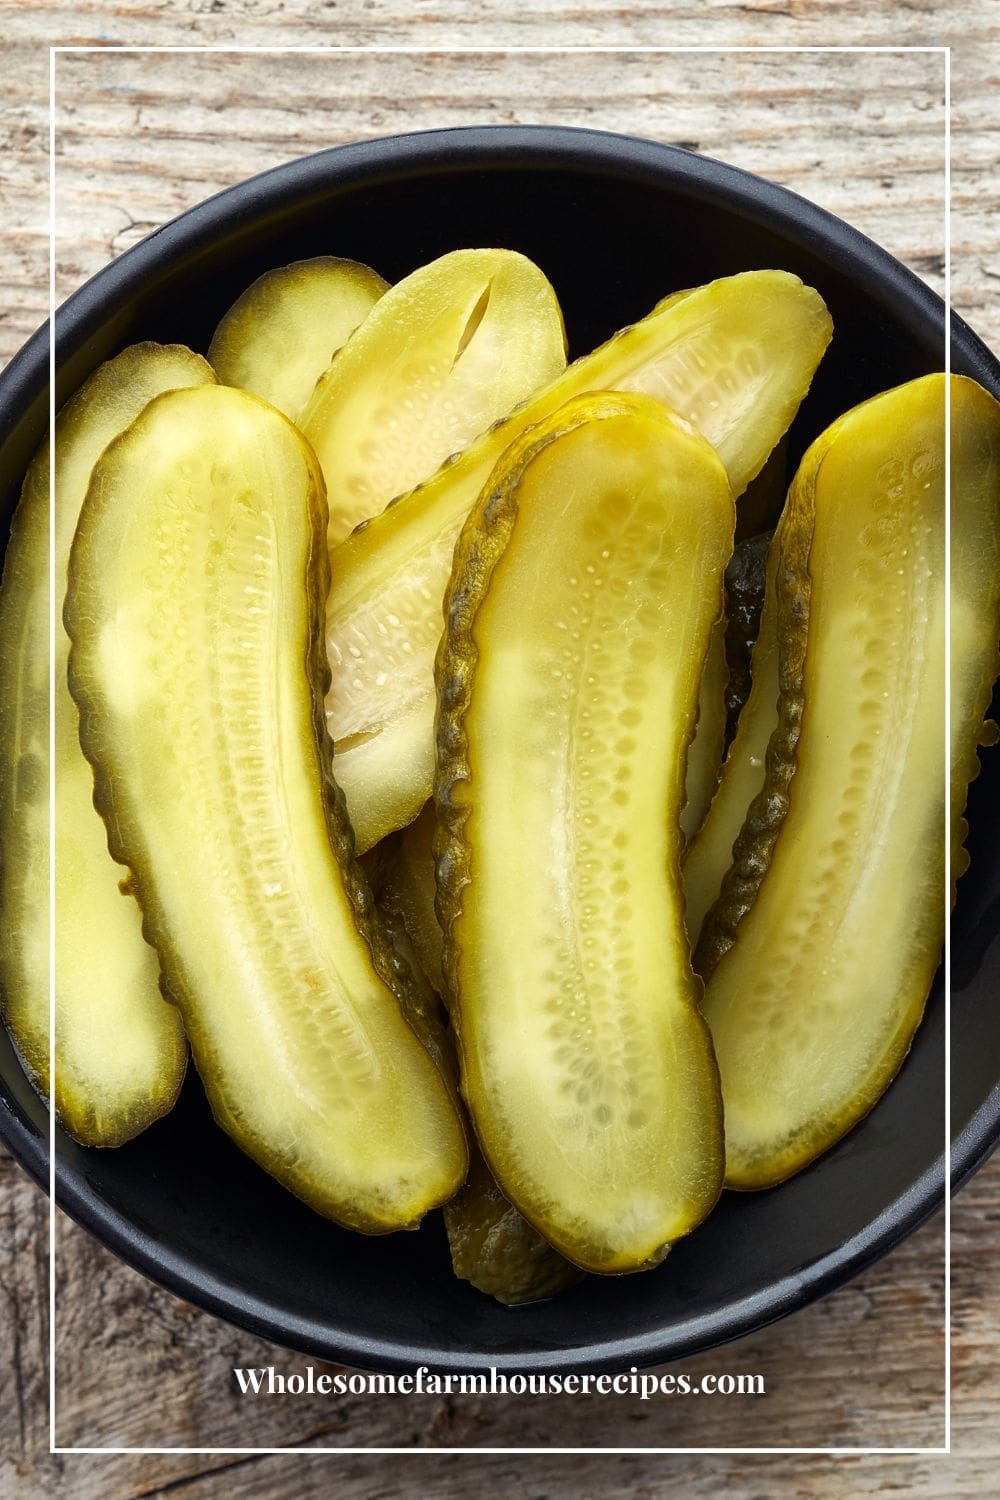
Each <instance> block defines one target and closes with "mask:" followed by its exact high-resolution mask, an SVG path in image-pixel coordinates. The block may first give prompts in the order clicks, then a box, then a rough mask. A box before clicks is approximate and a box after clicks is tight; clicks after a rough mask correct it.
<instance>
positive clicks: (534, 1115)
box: [435, 395, 734, 1272]
mask: <svg viewBox="0 0 1000 1500" xmlns="http://www.w3.org/2000/svg"><path fill="white" fill-rule="evenodd" d="M568 500H569V501H571V503H567V502H568ZM733 525H734V511H733V503H732V497H731V493H730V489H729V484H728V481H727V479H726V474H725V470H724V469H723V467H722V465H721V463H720V461H719V459H718V457H717V456H716V454H715V453H714V452H713V451H712V449H711V448H710V447H709V445H708V444H707V443H706V442H705V441H704V439H703V438H701V437H699V436H698V434H697V433H695V432H694V430H693V429H692V428H691V427H690V426H689V425H688V424H687V423H686V422H683V421H682V420H681V419H680V418H677V417H674V416H672V415H671V414H669V413H668V412H666V411H665V410H664V409H663V407H661V406H659V405H658V404H657V403H656V402H654V401H652V400H650V399H649V398H646V397H637V396H616V395H602V396H595V397H591V398H584V399H582V400H580V401H575V402H573V403H571V404H569V405H568V406H566V407H565V408H564V409H563V410H562V411H560V412H558V413H557V414H556V416H555V417H553V418H552V419H550V420H549V421H548V422H545V423H543V424H542V425H541V426H540V427H539V428H538V429H536V430H535V431H533V432H532V433H531V434H530V435H529V436H528V437H527V438H526V439H525V441H524V442H523V443H521V444H518V445H516V446H515V448H514V449H513V450H512V452H511V453H510V454H509V455H508V456H507V458H506V459H505V460H504V462H503V463H502V464H501V465H500V466H499V467H498V469H497V471H496V472H495V473H494V475H493V477H492V478H491V481H490V483H489V485H488V486H487V487H486V489H485V490H484V492H483V497H482V500H481V502H480V504H479V505H478V506H477V507H476V510H475V511H474V512H473V514H472V516H471V517H470V519H469V522H468V524H467V526H466V528H465V530H464V531H463V533H462V538H461V541H460V543H459V546H458V549H457V551H456V556H455V571H454V574H453V576H452V582H451V585H450V588H449V593H448V598H447V606H446V610H447V612H446V619H447V629H446V634H445V637H444V640H443V641H442V645H441V650H440V653H439V656H438V661H437V680H438V687H439V693H440V702H441V708H440V717H439V723H438V736H437V743H438V764H439V771H438V776H437V780H436V785H435V799H436V804H437V808H438V815H439V818H440V821H441V823H442V824H443V829H442V833H441V842H440V843H439V846H438V847H439V858H438V867H437V874H438V906H439V910H440V912H441V916H442V921H443V926H444V934H445V971H446V978H447V982H448V988H449V992H450V994H451V996H452V1002H453V1004H452V1015H453V1018H454V1019H456V1020H457V1036H458V1043H459V1054H460V1059H461V1075H462V1089H463V1094H464V1096H465V1099H466V1102H467V1103H468V1104H469V1107H470V1110H471V1113H472V1117H473V1121H474V1123H475V1126H476V1132H477V1135H478V1137H479V1141H480V1145H481V1146H482V1149H483V1154H484V1156H485V1157H486V1160H487V1162H488V1164H489V1166H490V1168H491V1170H492V1171H493V1173H494V1175H495V1176H496V1178H497V1181H498V1182H499V1184H500V1186H501V1188H502V1190H503V1192H504V1193H505V1195H506V1196H507V1197H508V1198H509V1199H510V1200H511V1202H512V1203H514V1205H515V1206H516V1207H517V1208H518V1209H519V1210H520V1212H521V1213H522V1214H523V1215H524V1216H525V1218H527V1219H528V1220H529V1222H531V1223H533V1224H534V1225H535V1227H536V1228H537V1229H539V1230H540V1231H541V1232H542V1233H543V1234H544V1235H545V1237H546V1238H547V1239H548V1240H549V1241H550V1242H551V1243H552V1244H553V1245H555V1247H556V1248H557V1249H558V1250H560V1251H561V1252H562V1253H563V1254H564V1255H565V1256H567V1258H568V1259H571V1260H573V1261H575V1262H576V1264H578V1265H580V1266H581V1267H583V1268H584V1269H586V1270H592V1271H602V1272H624V1271H631V1270H639V1269H641V1268H643V1267H645V1266H649V1265H655V1264H656V1263H657V1262H658V1261H659V1260H661V1259H662V1257H663V1255H664V1254H665V1253H666V1250H667V1249H668V1247H669V1245H670V1242H671V1241H672V1240H675V1239H677V1238H678V1237H679V1236H681V1235H683V1234H686V1233H687V1232H688V1231H689V1230H690V1229H692V1228H693V1227H694V1226H695V1225H696V1224H697V1223H698V1222H699V1221H700V1220H701V1219H702V1218H703V1217H704V1215H705V1214H706V1213H707V1212H708V1211H709V1209H710V1208H711V1206H712V1204H713V1203H714V1202H715V1199H716V1197H717V1195H718V1190H719V1186H720V1181H721V1171H722V1157H723V1143H722V1119H721V1111H720V1100H719V1095H718V1079H717V1075H716V1070H715V1064H714V1061H713V1059H712V1049H711V1044H710V1041H709V1037H708V1032H707V1028H706V1027H705V1025H704V1022H703V1021H702V1019H701V1016H700V1015H699V1012H698V1005H697V982H696V980H695V979H694V976H693V974H692V972H691V968H690V963H689V958H688V947H687V939H686V935H685V933H684V927H683V919H682V900H681V887H680V843H681V835H680V827H679V814H680V808H681V805H682V801H683V796H684V766H685V759H686V753H687V746H688V743H689V741H690V738H691V735H692V733H693V729H694V720H695V714H696V710H697V701H698V688H699V683H700V679H701V667H702V663H703V660H704V657H705V653H706V650H707V647H708V638H709V634H710V631H711V628H712V625H713V623H714V621H715V620H716V618H717V617H718V615H719V613H720V607H721V593H722V571H723V568H724V567H725V564H726V561H727V559H728V557H729V554H730V552H731V550H732V538H733ZM515 808H516V817H512V816H511V812H512V809H515ZM512 934H514V935H515V937H514V939H513V940H512V937H511V935H512ZM456 1002H457V1014H456V1009H455V1006H456Z"/></svg>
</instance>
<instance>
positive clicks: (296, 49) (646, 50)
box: [48, 45, 952, 1458]
mask: <svg viewBox="0 0 1000 1500" xmlns="http://www.w3.org/2000/svg"><path fill="white" fill-rule="evenodd" d="M87 52H132V54H153V55H160V54H189V52H190V54H201V52H232V54H238V55H246V54H253V52H261V54H265V55H285V54H306V55H331V57H349V55H357V54H366V52H367V54H379V55H415V57H426V55H427V54H430V52H433V54H435V55H438V54H441V55H468V54H478V55H552V54H559V52H562V54H579V52H597V54H601V55H636V54H652V55H658V54H664V52H688V54H691V52H694V54H720V52H741V54H757V52H763V54H768V52H771V54H783V52H865V54H868V52H885V54H898V52H906V54H910V52H936V54H939V55H940V57H942V58H943V63H945V77H943V86H945V217H943V229H945V290H943V299H945V374H946V375H951V353H952V351H951V318H952V260H951V257H952V233H951V228H952V226H951V213H952V198H951V166H952V157H951V150H952V129H951V126H952V118H951V107H952V48H951V46H628V45H619V46H583V45H576V46H433V48H427V46H403V45H399V46H69V45H67V46H49V48H48V63H49V80H48V93H49V98H48V110H49V129H48V150H49V211H48V228H49V441H52V437H54V425H55V58H57V57H58V55H61V54H87ZM945 390H946V396H945V573H946V577H948V579H949V586H948V588H946V591H945V633H946V640H951V383H948V381H946V387H945ZM54 475H55V469H54V465H52V466H49V652H51V666H49V1100H51V1098H54V1097H55V1092H54V1077H55V673H54V663H55V555H54V550H55V477H54ZM949 747H951V651H948V649H946V652H945V751H946V753H945V828H943V837H945V891H943V900H945V913H946V919H945V1445H943V1446H942V1448H819V1446H817V1448H652V1446H646V1448H415V1446H408V1448H348V1446H337V1448H303V1446H286V1448H225V1446H222V1448H61V1446H58V1445H57V1442H55V1113H54V1112H52V1110H49V1184H48V1187H49V1196H48V1200H49V1208H48V1269H49V1365H48V1371H49V1380H48V1401H49V1449H48V1451H49V1455H57V1454H60V1455H61V1454H90V1455H100V1457H114V1455H124V1454H157V1455H159V1454H163V1455H165V1454H210V1455H214V1454H237V1455H261V1457H264V1455H274V1454H295V1455H297V1457H300V1458H309V1457H312V1455H337V1454H345V1455H346V1454H352V1455H364V1454H382V1455H385V1454H406V1455H414V1454H544V1455H549V1457H552V1455H559V1454H594V1455H600V1454H634V1455H645V1454H649V1455H657V1454H660V1455H661V1454H678V1455H684V1454H690V1455H705V1454H718V1455H726V1454H738V1455H756V1454H775V1455H784V1454H816V1455H826V1457H834V1458H864V1457H903V1455H912V1457H916V1455H931V1457H949V1455H951V1452H952V1262H951V1248H952V1247H951V1229H952V1214H951V1178H952V1152H951V1145H952V1143H951V1062H952V1053H951V1019H952V1005H951V1002H952V992H951V930H949V927H951V924H949V921H948V915H949V910H951V879H952V873H951V832H949V807H951V801H949V799H951V766H949V759H951V757H949Z"/></svg>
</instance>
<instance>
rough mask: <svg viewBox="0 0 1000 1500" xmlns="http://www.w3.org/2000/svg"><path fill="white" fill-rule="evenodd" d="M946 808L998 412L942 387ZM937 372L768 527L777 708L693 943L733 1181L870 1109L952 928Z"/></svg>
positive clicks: (901, 1049) (795, 1164) (763, 1180)
mask: <svg viewBox="0 0 1000 1500" xmlns="http://www.w3.org/2000/svg"><path fill="white" fill-rule="evenodd" d="M951 412H952V464H953V468H952V623H953V631H952V641H951V653H952V681H953V685H954V686H953V700H954V701H953V724H954V726H955V740H954V744H953V756H954V774H955V777H956V781H955V783H954V788H953V808H952V812H953V827H954V825H955V823H956V821H958V820H957V819H956V816H955V809H956V808H961V806H962V805H963V804H964V801H965V794H966V788H967V784H968V777H969V774H970V772H971V770H972V768H973V767H974V765H975V747H976V745H977V743H978V741H979V736H980V733H981V730H982V716H983V713H984V712H985V709H986V706H987V704H988V702H989V693H990V688H991V686H992V682H993V679H994V676H995V674H996V670H997V652H996V642H997V637H998V633H1000V611H998V600H1000V585H998V570H1000V549H998V534H1000V515H998V511H1000V407H998V406H997V404H996V402H994V401H993V399H992V398H991V397H990V396H988V395H987V394H986V393H985V392H984V391H983V390H981V388H980V387H978V386H976V385H975V384H974V383H973V382H972V381H969V380H964V379H955V380H954V381H953V383H952V391H951ZM944 440H945V377H944V376H943V375H931V376H926V377H924V378H923V379H920V380H916V381H913V382H911V383H909V384H908V385H905V386H901V387H899V388H898V389H896V390H893V391H890V392H887V393H886V394H884V395H881V396H877V397H875V398H873V399H872V400H870V401H868V402H866V403H864V404H863V405H862V406H860V407H857V408H855V409H854V410H853V411H852V412H849V413H848V414H847V415H846V416H844V417H842V418H840V419H839V421H837V422H835V423H834V424H833V426H832V427H831V428H829V429H828V430H827V431H826V432H825V433H824V434H823V435H822V436H821V437H820V438H818V439H817V441H816V442H815V443H814V444H813V446H812V447H811V448H810V449H809V451H808V452H807V454H806V456H805V458H804V459H803V461H802V464H801V466H800V469H799V472H798V474H797V475H796V478H795V481H794V483H793V485H792V488H791V490H790V492H789V498H788V503H787V505H786V509H785V515H784V517H783V519H782V524H781V528H780V536H781V544H780V545H781V556H780V560H779V564H778V568H779V574H778V577H779V588H778V600H779V606H778V608H779V613H778V622H777V636H778V643H779V657H780V661H779V669H780V689H781V696H780V702H779V722H778V727H777V729H776V730H775V733H774V735H773V737H772V740H771V743H770V745H769V747H768V752H767V775H766V781H765V785H764V789H763V791H762V792H761V794H760V796H759V797H758V798H757V800H756V802H755V803H754V805H753V807H752V808H751V810H750V814H749V816H748V818H747V822H746V825H745V827H744V829H743V832H742V833H741V835H740V838H739V840H738V842H737V845H736V848H735V850H734V859H735V862H734V866H733V869H732V871H731V872H730V874H729V875H728V876H727V878H726V882H725V884H724V886H723V891H722V895H721V897H720V899H719V902H718V904H717V905H716V907H715V908H714V909H713V911H712V913H710V915H709V918H708V920H707V922H706V925H705V930H704V932H703V935H702V940H701V944H700V947H699V953H698V963H699V967H700V968H701V970H702V972H703V973H705V974H706V975H708V984H707V991H706V995H705V1003H704V1013H705V1016H706V1019H707V1020H708V1022H709V1025H710V1026H711V1028H712V1036H713V1040H714V1042H715V1048H716V1054H717V1057H718V1061H719V1068H720V1072H721V1074H722V1086H723V1097H724V1100H725V1110H726V1144H727V1167H726V1181H727V1183H728V1184H729V1185H730V1186H733V1187H741V1188H759V1187H767V1186H770V1185H771V1184H773V1183H776V1182H780V1181H782V1180H783V1179H784V1178H786V1177H788V1176H790V1175H791V1174H792V1173H793V1172H796V1171H798V1170H800V1169H801V1168H802V1167H804V1166H805V1165H807V1163H809V1162H810V1161H812V1160H813V1159H814V1158H815V1157H816V1156H818V1155H819V1154H820V1153H821V1152H822V1151H824V1150H826V1149H827V1148H828V1147H829V1146H831V1145H833V1143H834V1142H835V1141H837V1140H839V1138H840V1137H841V1136H842V1135H843V1134H844V1133H845V1131H847V1130H848V1129H849V1128H850V1127H851V1126H852V1125H853V1124H854V1123H855V1122H856V1121H857V1120H859V1119H860V1118H861V1117H862V1116H863V1115H865V1114H866V1113H867V1111H868V1110H869V1109H870V1108H871V1107H872V1105H873V1104H874V1103H875V1101H876V1100H877V1099H878V1098H879V1096H880V1095H881V1094H882V1092H883V1091H884V1089H885V1088H886V1087H887V1086H888V1084H889V1082H890V1080H891V1079H892V1077H893V1075H894V1074H895V1073H896V1071H897V1069H898V1068H899V1066H900V1063H901V1062H902V1060H903V1057H904V1056H905V1054H906V1051H907V1049H908V1047H909V1045H910V1041H911V1039H912V1036H913V1033H914V1031H915V1030H916V1027H917V1025H918V1023H919V1021H920V1017H921V1014H922V1012H923V1008H924V1004H925V1000H926V997H927V993H928V990H929V988H930V984H931V981H932V979H933V976H934V971H935V969H936V967H937V964H938V960H939V957H940V952H941V944H942V940H943V936H944V917H945V913H944V905H945V903H944V900H943V895H944V892H943V883H944V843H945V840H944V826H945V822H944V820H945V807H944V770H945V744H944V726H943V715H944V662H945V629H944V621H945V592H946V590H945V582H946V580H945V571H944V471H945V441H944Z"/></svg>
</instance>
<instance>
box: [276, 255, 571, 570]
mask: <svg viewBox="0 0 1000 1500" xmlns="http://www.w3.org/2000/svg"><path fill="white" fill-rule="evenodd" d="M565 367H566V335H565V331H564V329H563V323H562V314H561V312H560V311H559V304H558V302H557V301H556V296H555V293H554V292H553V290H552V288H551V286H550V285H549V283H548V281H547V280H546V279H545V277H544V276H543V275H542V272H541V271H540V270H539V269H538V267H537V266H535V265H534V264H533V263H532V262H531V261H530V260H528V259H527V258H526V257H525V256H523V255H519V254H517V253H516V252H515V251H513V250H455V251H452V252H451V254H449V255H443V256H441V257H440V259H438V260H435V261H432V262H431V264H430V265H427V266H421V267H420V269H419V270H417V271H414V272H413V273H412V275H410V276H407V277H406V278H405V280H403V281H400V282H398V283H397V284H396V286H394V287H393V288H392V290H391V291H390V292H388V293H387V294H386V296H385V297H383V298H382V300H381V301H380V302H379V304H378V306H377V308H375V309H374V310H373V312H372V314H371V316H370V317H369V318H367V319H366V320H365V322H364V324H363V325H362V326H361V327H360V328H359V329H358V331H357V333H356V334H355V335H354V336H353V338H352V339H351V340H350V341H349V343H347V344H346V345H345V347H344V348H343V349H342V350H341V352H340V353H339V354H338V355H337V357H336V359H335V360H334V361H333V363H332V364H331V366H330V368H329V370H328V371H326V373H325V374H324V375H323V376H322V378H321V379H320V381H319V383H318V385H317V386H316V389H315V391H314V392H313V395H312V397H311V399H310V401H309V403H308V405H307V407H306V409H305V411H304V412H303V414H302V420H301V426H302V430H303V431H304V433H305V435H306V437H307V438H308V439H309V441H310V442H311V443H312V445H313V447H314V448H315V450H316V455H317V457H318V458H319V461H320V465H321V467H322V469H323V474H324V477H325V479H326V486H327V495H328V499H329V505H330V523H329V529H328V533H327V534H328V537H329V542H330V546H331V547H333V546H335V545H336V544H337V543H338V542H340V541H343V539H344V537H346V536H347V535H348V533H349V532H350V531H351V530H352V529H353V527H355V526H356V525H358V523H359V522H361V521H366V520H367V519H368V518H369V517H370V516H377V515H378V514H379V512H380V511H382V510H384V509H385V507H386V505H387V504H388V503H389V501H390V500H393V499H395V497H396V496H397V495H401V494H403V493H405V492H406V491H407V490H411V489H413V487H414V485H417V484H420V483H422V482H423V481H424V480H425V479H428V478H430V476H431V475H432V474H433V473H434V472H435V470H436V469H437V468H439V466H440V465H441V464H442V463H443V462H444V461H445V459H446V458H449V457H451V455H452V454H454V453H459V452H461V450H462V449H463V448H466V447H468V445H469V443H471V442H472V440H473V439H474V438H477V437H478V436H479V434H480V433H482V432H485V431H486V429H487V427H489V426H490V424H491V423H492V422H496V421H497V420H498V419H500V418H502V417H505V416H506V415H507V413H508V412H509V411H510V410H511V409H512V408H513V407H515V406H516V405H517V404H518V402H520V401H524V400H525V399H526V398H527V397H529V396H530V395H532V394H533V393H534V391H536V390H537V389H538V387H539V386H542V385H544V384H545V383H546V382H547V381H550V380H552V379H554V378H555V377H556V376H557V375H558V374H559V373H560V372H561V371H562V370H564V369H565Z"/></svg>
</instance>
